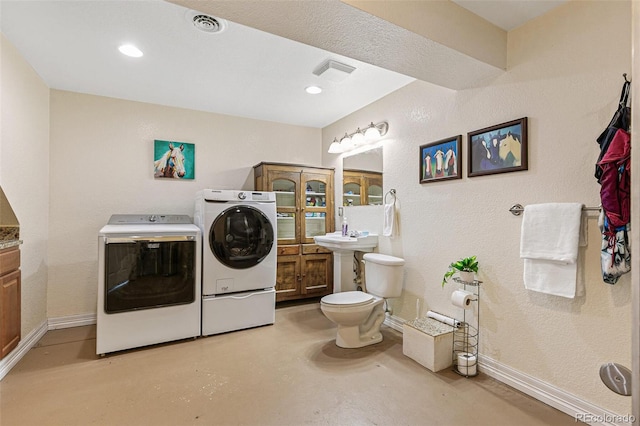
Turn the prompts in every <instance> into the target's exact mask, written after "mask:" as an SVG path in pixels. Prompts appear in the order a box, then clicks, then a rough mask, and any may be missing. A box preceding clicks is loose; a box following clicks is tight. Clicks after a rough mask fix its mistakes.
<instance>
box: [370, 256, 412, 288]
mask: <svg viewBox="0 0 640 426" xmlns="http://www.w3.org/2000/svg"><path fill="white" fill-rule="evenodd" d="M362 259H363V260H364V280H365V283H364V285H365V289H366V292H367V293H369V294H373V295H375V296H378V297H384V298H390V297H400V295H401V294H402V278H403V276H402V275H403V272H404V268H403V265H404V259H401V258H399V257H394V256H389V255H386V254H380V253H366V254H365V255H364V256H363V257H362Z"/></svg>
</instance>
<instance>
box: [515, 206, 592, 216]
mask: <svg viewBox="0 0 640 426" xmlns="http://www.w3.org/2000/svg"><path fill="white" fill-rule="evenodd" d="M509 211H510V212H511V214H512V215H514V216H520V215H521V214H522V212H523V211H524V207H522V204H514V205H512V206H511V208H510V209H509ZM582 211H583V212H584V211H589V212H593V211H596V212H598V211H600V206H598V207H584V206H583V207H582Z"/></svg>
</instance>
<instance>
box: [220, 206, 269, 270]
mask: <svg viewBox="0 0 640 426" xmlns="http://www.w3.org/2000/svg"><path fill="white" fill-rule="evenodd" d="M273 242H274V235H273V226H271V223H270V222H269V219H268V218H267V216H265V215H264V213H262V212H261V211H260V210H258V209H256V208H254V207H251V206H234V207H231V208H228V209H227V210H225V211H223V212H222V213H221V214H220V215H219V216H218V217H217V218H216V220H215V221H214V222H213V225H212V226H211V229H210V230H209V246H210V247H211V251H212V252H213V254H214V255H215V256H216V258H217V259H218V260H219V261H220V262H222V263H223V264H225V265H227V266H228V267H230V268H235V269H247V268H251V267H252V266H255V265H257V264H258V263H260V262H262V260H263V259H264V258H265V257H267V255H268V254H269V252H270V251H271V247H272V246H273Z"/></svg>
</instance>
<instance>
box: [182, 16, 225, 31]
mask: <svg viewBox="0 0 640 426" xmlns="http://www.w3.org/2000/svg"><path fill="white" fill-rule="evenodd" d="M188 17H189V18H190V19H191V22H192V23H193V26H194V27H196V28H197V29H199V30H200V31H202V32H205V33H209V34H217V33H221V32H222V31H224V29H225V28H226V24H225V21H224V20H223V19H219V18H215V17H213V16H210V15H205V14H202V13H196V12H193V11H190V13H188Z"/></svg>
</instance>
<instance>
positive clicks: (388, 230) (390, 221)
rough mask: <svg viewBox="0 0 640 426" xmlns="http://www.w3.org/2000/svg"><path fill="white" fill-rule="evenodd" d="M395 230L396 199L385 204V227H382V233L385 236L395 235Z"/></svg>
mask: <svg viewBox="0 0 640 426" xmlns="http://www.w3.org/2000/svg"><path fill="white" fill-rule="evenodd" d="M378 223H379V222H378ZM395 230H396V203H395V200H394V201H393V202H392V203H389V204H385V205H384V227H383V228H382V235H384V236H385V237H393V235H394V232H395Z"/></svg>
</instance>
